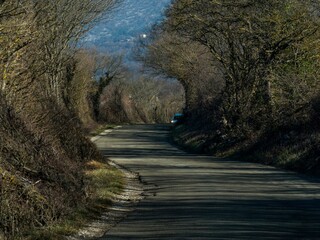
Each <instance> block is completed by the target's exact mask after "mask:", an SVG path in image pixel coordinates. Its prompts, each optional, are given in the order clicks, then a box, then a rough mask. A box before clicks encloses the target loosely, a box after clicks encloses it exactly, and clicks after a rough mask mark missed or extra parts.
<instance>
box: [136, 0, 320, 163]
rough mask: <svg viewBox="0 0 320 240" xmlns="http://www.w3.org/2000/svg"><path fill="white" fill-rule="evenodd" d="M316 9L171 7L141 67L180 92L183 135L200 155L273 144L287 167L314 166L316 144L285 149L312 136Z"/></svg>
mask: <svg viewBox="0 0 320 240" xmlns="http://www.w3.org/2000/svg"><path fill="white" fill-rule="evenodd" d="M319 9H320V2H319V1H312V0H309V1H300V0H284V1H276V0H271V1H258V0H241V1H234V0H222V1H211V0H197V1H196V0H176V1H174V2H173V4H172V6H171V8H170V9H169V10H168V12H167V18H166V20H165V21H164V22H163V23H162V24H160V25H159V26H156V27H155V30H154V32H153V34H152V35H153V36H152V38H151V39H149V40H148V41H146V42H145V43H144V45H145V48H144V50H143V51H142V52H143V58H144V59H143V60H144V62H145V64H146V65H147V66H149V67H151V68H153V69H154V70H156V71H157V72H160V73H164V74H166V75H168V76H170V77H175V78H177V79H178V81H180V82H181V83H182V85H183V86H184V89H185V92H186V98H187V99H186V102H187V105H186V116H187V124H186V126H188V127H187V129H188V130H187V131H188V132H189V133H190V131H191V130H192V129H193V130H195V131H194V134H189V138H192V137H193V138H194V139H196V140H199V139H201V143H199V145H201V146H200V147H201V148H203V149H207V150H210V151H213V152H225V151H230V150H231V149H233V151H234V149H238V148H242V149H244V147H245V146H247V147H248V146H252V145H253V144H254V143H258V142H260V141H264V142H269V144H270V141H268V140H267V139H269V138H277V139H278V141H277V144H278V145H279V144H280V145H283V146H285V147H283V149H286V151H289V152H290V153H289V154H287V155H288V156H289V155H294V157H292V159H291V160H294V161H298V160H297V159H302V158H303V157H306V156H307V155H308V157H306V158H309V159H311V158H313V160H314V161H318V160H316V158H317V156H316V155H315V154H313V157H311V155H312V154H310V151H311V150H310V149H311V148H314V149H313V150H312V152H317V151H318V152H319V148H317V146H318V143H319V136H318V137H316V139H313V140H310V141H309V145H310V144H311V145H312V147H310V148H308V149H306V148H305V147H306V145H307V143H305V144H302V145H303V146H300V147H295V146H292V144H291V145H290V144H289V143H284V141H286V140H285V139H287V141H288V139H289V141H291V142H294V140H293V139H294V137H297V136H298V135H299V136H301V134H302V133H301V131H303V132H304V135H305V136H308V134H306V132H305V131H306V130H307V129H311V128H314V129H317V130H316V131H318V132H319V128H317V127H316V126H318V125H317V124H315V123H316V122H318V121H319V94H320V84H319V83H320V80H319V69H320V68H319V65H320V58H319V56H320V55H319V53H320V52H319V51H320V48H319V44H318V42H319V36H320V35H319V23H320V22H319V19H320V18H319V14H320V12H319ZM204 126H205V127H204ZM301 126H304V127H303V128H301ZM302 129H305V131H304V130H302ZM290 132H291V134H288V133H290ZM187 135H188V134H187ZM199 135H202V136H199ZM262 139H264V140H262ZM189 140H190V139H189ZM300 142H301V139H300ZM260 145H261V142H260ZM311 145H310V146H311ZM264 147H265V146H264ZM264 147H263V144H262V147H261V149H263V148H264ZM271 148H272V147H271ZM274 148H276V147H275V146H274ZM257 149H258V148H257ZM277 149H278V150H277V151H274V150H270V151H269V152H268V154H269V155H271V156H272V157H275V154H277V152H278V153H279V151H282V150H283V149H282V150H280V149H279V147H278V148H277ZM316 149H318V150H316ZM309 150H310V151H309ZM250 151H251V152H252V151H254V150H252V148H251V150H250ZM271 152H272V154H271ZM266 154H267V153H266ZM302 155H303V156H302ZM272 157H271V158H272ZM317 159H318V158H317ZM289 161H290V160H288V162H289ZM302 164H303V163H302ZM307 164H308V163H307V162H305V165H307ZM300 165H301V164H300Z"/></svg>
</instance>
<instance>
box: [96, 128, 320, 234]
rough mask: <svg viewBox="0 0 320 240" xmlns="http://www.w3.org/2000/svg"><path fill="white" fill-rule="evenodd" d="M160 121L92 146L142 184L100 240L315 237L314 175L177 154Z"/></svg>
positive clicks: (318, 223)
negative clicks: (131, 207)
mask: <svg viewBox="0 0 320 240" xmlns="http://www.w3.org/2000/svg"><path fill="white" fill-rule="evenodd" d="M168 130H169V127H168V126H162V125H136V126H123V127H122V128H120V129H117V130H115V131H113V132H112V133H110V134H109V135H107V136H104V137H102V138H100V139H99V140H98V141H97V145H98V147H99V149H100V150H102V152H103V153H104V154H105V155H106V156H108V157H109V158H111V159H112V160H114V161H115V162H117V163H119V164H121V165H123V166H125V167H127V168H129V169H131V170H133V171H135V172H139V173H140V175H141V177H142V181H144V182H146V185H145V194H146V195H147V196H146V199H145V200H143V201H142V202H141V203H140V204H139V205H138V206H137V209H136V211H135V212H134V213H132V214H131V215H130V216H129V217H128V218H127V219H126V220H124V221H123V222H121V223H120V224H119V225H118V226H117V227H115V228H114V229H112V230H111V231H109V232H108V233H107V234H106V236H105V238H102V239H319V238H320V186H319V181H318V180H317V179H316V178H312V177H306V176H303V175H298V174H296V173H292V172H288V171H282V170H278V169H275V168H272V167H267V166H263V165H259V164H253V163H247V162H239V161H234V160H229V159H220V158H214V157H212V156H205V155H203V156H197V155H194V154H188V153H185V152H183V151H181V150H179V149H177V148H176V147H175V146H173V145H172V144H170V141H169V137H168Z"/></svg>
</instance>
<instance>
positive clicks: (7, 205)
mask: <svg viewBox="0 0 320 240" xmlns="http://www.w3.org/2000/svg"><path fill="white" fill-rule="evenodd" d="M117 2H118V1H116V0H96V1H91V0H81V1H80V0H55V1H51V0H49V1H37V0H22V1H21V0H10V1H0V238H1V237H2V235H4V237H5V238H19V237H21V238H24V239H25V238H27V236H22V234H25V233H27V231H29V230H30V229H32V228H33V227H42V226H45V225H47V224H49V223H51V222H53V221H56V220H58V219H59V218H61V217H63V216H65V215H66V214H68V213H69V211H70V209H71V207H74V206H75V205H77V204H82V202H84V201H85V198H86V195H85V189H84V185H83V164H84V163H85V162H86V161H88V160H91V159H97V158H100V155H99V154H98V153H97V151H96V149H95V147H94V146H93V144H92V143H91V142H90V141H89V140H88V139H87V138H86V137H84V134H83V124H90V123H91V122H92V121H93V114H92V113H91V111H90V107H91V105H92V104H91V103H90V101H88V100H89V99H90V96H91V95H92V94H93V93H92V92H91V91H94V84H93V81H92V76H93V74H94V66H93V65H94V64H93V63H92V61H91V60H90V57H89V56H90V54H86V53H85V52H80V53H77V52H76V44H77V41H78V40H79V39H80V37H81V36H82V35H83V33H84V32H85V31H87V30H88V29H89V28H90V26H91V25H92V24H93V23H94V21H95V20H96V19H97V18H98V17H99V16H100V15H101V14H102V13H104V12H105V11H109V10H111V9H112V8H113V7H114V6H115V4H116V3H117ZM90 64H91V65H90ZM83 66H86V67H85V68H83ZM90 66H91V68H90Z"/></svg>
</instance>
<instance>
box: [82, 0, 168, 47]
mask: <svg viewBox="0 0 320 240" xmlns="http://www.w3.org/2000/svg"><path fill="white" fill-rule="evenodd" d="M170 2H171V0H124V2H123V3H122V4H121V5H120V6H119V8H118V9H117V11H115V12H114V13H113V14H111V15H109V16H106V18H105V19H104V20H102V21H101V22H100V23H99V24H98V25H97V26H96V27H95V28H93V29H92V30H91V31H90V32H89V33H88V35H87V37H86V38H85V39H84V44H85V45H86V46H94V47H96V48H98V49H99V50H105V51H108V52H111V53H118V52H126V53H128V52H130V50H131V48H132V47H133V45H134V42H135V40H136V39H137V38H138V37H139V36H140V35H141V34H144V33H146V32H147V31H148V29H150V27H151V26H152V25H153V24H154V23H156V22H158V21H161V19H162V16H163V12H164V11H165V9H166V7H168V5H169V4H170Z"/></svg>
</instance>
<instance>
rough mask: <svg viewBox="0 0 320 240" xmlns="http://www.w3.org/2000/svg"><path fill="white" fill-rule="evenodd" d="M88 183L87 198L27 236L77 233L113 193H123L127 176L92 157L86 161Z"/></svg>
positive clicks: (39, 238) (39, 239)
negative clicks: (59, 218)
mask: <svg viewBox="0 0 320 240" xmlns="http://www.w3.org/2000/svg"><path fill="white" fill-rule="evenodd" d="M85 185H86V194H87V196H88V199H87V201H86V203H85V204H82V205H81V206H80V207H78V208H76V209H74V210H73V212H72V213H71V214H70V215H68V216H67V217H65V218H63V219H62V220H60V221H59V222H57V223H55V224H53V225H51V226H48V227H45V228H41V229H34V230H33V231H32V232H30V233H28V234H27V236H25V238H24V239H26V240H63V239H67V238H66V236H70V235H74V234H76V233H77V232H78V231H79V230H80V229H81V228H82V227H84V226H85V225H86V224H87V223H89V222H91V221H92V220H95V219H97V218H98V217H99V216H101V213H102V212H105V211H106V210H107V209H108V207H110V205H111V204H112V199H113V196H114V195H117V194H120V193H121V191H122V190H123V186H124V176H123V174H122V172H121V171H120V170H118V169H117V168H115V167H112V166H110V165H109V164H108V163H107V162H98V161H91V162H89V163H87V164H86V169H85Z"/></svg>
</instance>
